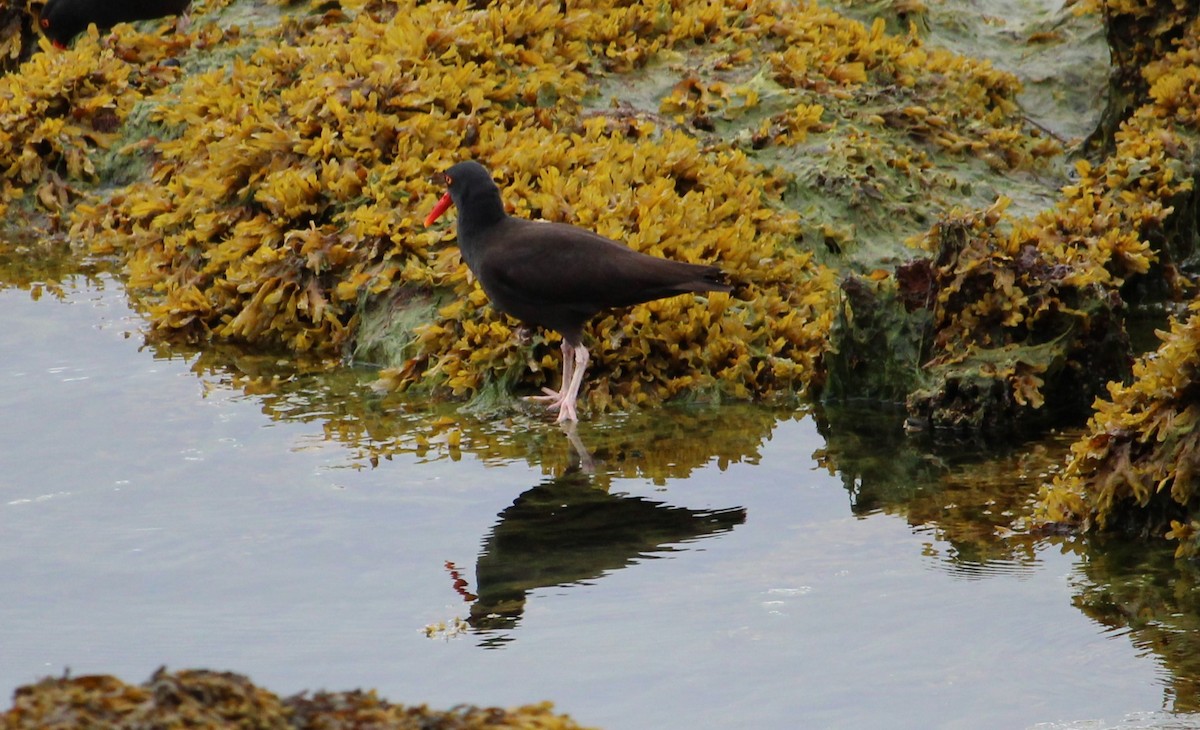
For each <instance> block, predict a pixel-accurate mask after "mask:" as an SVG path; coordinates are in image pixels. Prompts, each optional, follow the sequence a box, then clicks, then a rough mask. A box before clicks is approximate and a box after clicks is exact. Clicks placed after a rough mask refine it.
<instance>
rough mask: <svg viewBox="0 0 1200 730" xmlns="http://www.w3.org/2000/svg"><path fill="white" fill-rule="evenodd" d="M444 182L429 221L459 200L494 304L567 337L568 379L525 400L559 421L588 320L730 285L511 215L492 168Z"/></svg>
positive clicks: (468, 167)
mask: <svg viewBox="0 0 1200 730" xmlns="http://www.w3.org/2000/svg"><path fill="white" fill-rule="evenodd" d="M439 179H440V182H441V183H442V184H444V185H445V186H446V192H445V194H444V195H442V196H441V197H440V198H439V199H438V201H437V203H436V204H435V205H434V207H433V210H432V211H430V213H429V215H428V216H427V217H426V218H425V226H426V227H429V226H432V225H433V223H434V221H436V220H437V219H438V218H439V217H440V216H441V215H442V214H443V213H445V212H446V210H447V209H449V208H450V206H451V205H453V206H454V208H455V209H456V210H457V213H458V220H457V235H458V248H459V252H460V254H461V256H462V259H463V261H464V262H465V263H466V265H467V268H468V269H470V271H471V273H472V274H473V275H474V276H475V279H476V280H477V281H478V282H479V284H480V286H482V287H483V291H484V293H485V294H487V296H488V299H489V300H490V302H491V304H492V306H493V307H495V308H496V309H497V310H499V311H500V312H503V313H504V314H507V315H509V316H511V317H514V318H515V319H517V320H519V321H520V322H521V323H522V325H523V326H528V327H541V328H543V329H548V330H553V331H555V332H557V333H558V334H559V335H560V336H561V337H562V344H561V350H562V358H563V364H562V385H561V386H560V387H559V389H558V390H553V389H551V388H543V389H542V390H543V393H544V394H543V395H538V396H530V397H529V400H532V401H535V402H541V403H544V404H545V406H546V408H547V410H551V411H553V410H557V411H558V418H557V421H558V423H563V422H573V421H578V420H579V418H578V414H577V408H576V400H577V398H578V396H579V389H580V387H581V386H582V384H583V375H584V372H585V370H586V369H587V366H588V362H589V361H590V359H591V358H590V356H589V354H588V350H587V347H586V346H585V345H584V344H583V328H584V325H585V324H586V323H587V321H588V320H590V319H591V318H592V317H594V316H595V315H596V314H598V313H600V312H602V311H604V310H608V309H613V308H618V307H628V306H632V305H635V304H640V303H642V302H648V301H651V300H654V299H663V298H666V297H673V296H676V295H678V294H686V293H690V292H729V291H732V290H733V286H732V285H731V284H730V281H729V277H728V276H727V275H726V274H725V273H724V272H723V271H721V269H720V268H718V267H717V266H712V265H706V264H691V263H686V262H683V261H674V260H671V259H664V258H658V257H656V256H649V255H647V254H643V253H640V252H637V251H634V250H633V249H631V248H629V247H628V246H626V245H624V244H622V243H618V242H617V241H614V240H612V239H609V238H605V237H604V236H601V235H599V234H597V233H594V232H592V231H589V230H587V229H584V228H579V227H578V226H573V225H570V224H568V223H553V222H547V221H534V220H528V219H524V218H518V217H515V216H511V215H509V214H508V213H507V212H506V211H505V209H504V203H503V202H502V200H501V196H500V188H499V187H497V186H496V183H495V181H494V180H492V176H491V173H489V172H488V170H487V168H486V167H484V166H483V165H482V164H480V163H479V162H477V161H475V160H466V161H463V162H459V163H457V164H455V165H453V166H451V167H450V168H449V169H447V170H445V171H444V172H442V173H439V174H437V175H435V176H434V180H435V182H436V181H438V180H439Z"/></svg>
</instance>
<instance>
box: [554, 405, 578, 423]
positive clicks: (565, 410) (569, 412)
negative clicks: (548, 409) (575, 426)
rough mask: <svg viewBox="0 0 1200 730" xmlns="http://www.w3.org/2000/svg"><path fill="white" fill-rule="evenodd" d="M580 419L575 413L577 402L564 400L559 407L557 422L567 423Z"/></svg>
mask: <svg viewBox="0 0 1200 730" xmlns="http://www.w3.org/2000/svg"><path fill="white" fill-rule="evenodd" d="M578 420H579V417H578V416H576V415H575V402H574V401H571V400H564V401H563V402H562V404H561V405H560V406H559V407H558V418H557V419H555V423H567V422H573V421H578Z"/></svg>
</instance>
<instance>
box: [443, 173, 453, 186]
mask: <svg viewBox="0 0 1200 730" xmlns="http://www.w3.org/2000/svg"><path fill="white" fill-rule="evenodd" d="M443 177H445V178H446V184H447V185H453V184H454V181H453V180H451V179H450V176H449V175H444V176H443Z"/></svg>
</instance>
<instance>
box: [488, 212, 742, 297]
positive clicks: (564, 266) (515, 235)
mask: <svg viewBox="0 0 1200 730" xmlns="http://www.w3.org/2000/svg"><path fill="white" fill-rule="evenodd" d="M716 273H717V272H716V269H715V268H713V267H709V266H699V265H696V264H687V263H683V262H679V261H671V260H668V259H661V258H657V257H654V256H647V255H645V254H641V253H638V252H636V251H634V250H632V249H630V248H629V247H627V246H624V245H622V244H620V243H617V242H616V241H612V240H610V239H607V238H605V237H603V236H600V235H598V234H596V233H593V232H591V231H588V230H585V229H582V228H577V227H575V226H570V225H566V224H562V223H540V222H534V221H527V220H521V219H515V218H509V219H507V220H506V221H505V223H504V224H503V226H499V227H498V230H497V231H496V235H495V236H494V237H492V239H491V240H490V241H489V242H488V245H487V247H486V249H485V251H484V254H483V256H482V257H481V271H480V272H479V277H480V279H481V280H482V281H484V282H485V283H486V284H490V285H491V287H492V288H494V289H495V290H496V292H497V294H499V295H500V297H501V298H504V299H508V300H511V301H529V302H545V303H553V304H556V305H561V306H579V307H582V308H592V309H595V310H599V309H603V308H606V307H617V306H625V305H629V304H636V303H638V302H645V301H649V300H651V299H657V298H660V297H664V296H671V295H672V294H679V293H682V292H685V291H703V290H720V289H722V288H723V287H721V286H720V285H719V284H718V283H716V281H715V280H714V281H710V282H707V284H706V283H705V279H706V277H712V276H713V275H714V274H716ZM498 304H499V302H498Z"/></svg>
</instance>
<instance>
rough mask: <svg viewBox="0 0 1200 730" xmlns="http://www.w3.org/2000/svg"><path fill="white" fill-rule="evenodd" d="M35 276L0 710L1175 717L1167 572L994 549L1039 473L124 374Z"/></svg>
mask: <svg viewBox="0 0 1200 730" xmlns="http://www.w3.org/2000/svg"><path fill="white" fill-rule="evenodd" d="M38 275H42V276H50V274H46V273H45V272H40V273H39V272H34V274H30V275H27V276H25V277H23V278H22V277H20V276H16V277H12V278H14V279H15V281H8V282H5V285H6V286H8V287H9V288H6V289H3V290H0V312H2V314H0V322H2V323H3V326H2V327H0V408H2V409H3V414H4V419H3V422H2V423H3V426H2V428H3V436H4V437H3V439H2V441H0V464H2V465H3V468H2V469H0V596H2V597H3V598H2V600H0V689H2V690H3V691H4V692H5V693H6V694H7V693H10V692H11V690H12V689H13V688H15V687H16V686H18V685H20V684H23V683H27V682H30V681H33V680H35V679H37V678H39V677H41V676H44V675H47V674H60V673H62V672H63V671H64V669H65V668H70V671H71V672H72V673H73V674H84V673H110V674H115V675H117V676H120V677H121V678H122V679H124V680H126V681H129V682H134V683H136V682H141V681H143V680H145V679H146V678H147V677H148V676H149V675H150V674H151V672H153V671H154V669H155V668H157V667H158V666H160V665H163V664H166V665H168V666H169V667H170V668H173V669H181V668H196V667H205V668H212V669H219V670H231V671H236V672H239V673H244V674H247V675H248V676H250V677H251V678H252V679H253V680H254V681H255V682H256V683H258V684H260V685H261V686H264V687H266V688H268V689H270V690H272V691H274V692H276V693H278V694H281V695H283V694H290V693H294V692H298V691H301V690H305V689H310V690H315V689H320V688H325V689H335V690H337V689H350V688H356V687H364V688H365V687H373V688H376V689H378V690H379V692H380V693H381V694H382V695H383V696H384V697H386V698H388V699H389V700H391V701H394V702H401V703H430V704H431V705H433V706H435V707H449V706H451V705H453V704H456V703H462V702H466V703H473V704H497V705H504V706H512V705H516V704H521V703H526V702H534V701H540V700H543V699H550V700H553V701H554V702H555V703H556V706H557V708H558V709H559V710H560V711H563V712H567V713H569V714H571V715H572V716H573V717H574V718H575V719H577V720H578V721H579V722H581V723H583V724H586V725H592V726H598V727H603V728H609V729H610V730H611V729H616V728H733V727H757V728H794V727H839V728H858V727H861V728H873V727H889V728H897V727H913V728H987V727H994V728H1021V727H1046V728H1059V727H1068V728H1107V727H1190V726H1196V725H1200V717H1198V716H1194V715H1188V714H1186V712H1188V711H1194V710H1196V709H1197V701H1196V696H1195V688H1196V686H1197V684H1196V678H1197V677H1200V670H1197V669H1196V666H1195V660H1194V659H1192V658H1191V657H1193V656H1195V655H1196V652H1194V651H1192V649H1194V648H1195V647H1194V645H1193V644H1192V642H1194V640H1195V633H1196V629H1195V627H1196V626H1197V625H1200V621H1198V620H1197V612H1196V607H1197V601H1196V600H1195V596H1196V595H1197V594H1196V590H1195V585H1196V582H1195V580H1194V576H1192V574H1191V573H1190V572H1188V570H1186V569H1184V568H1181V567H1179V566H1177V565H1176V564H1175V562H1174V561H1173V560H1171V559H1170V558H1169V555H1168V556H1166V557H1164V556H1163V555H1162V554H1161V552H1157V553H1155V554H1154V555H1153V556H1151V557H1150V558H1147V557H1146V555H1145V552H1144V551H1137V552H1130V551H1128V550H1125V551H1122V550H1121V549H1120V548H1118V547H1110V548H1107V549H1106V550H1102V549H1101V548H1097V547H1095V546H1083V545H1080V544H1077V541H1066V540H1065V539H1062V538H1060V539H1057V540H1054V541H1041V542H1037V541H1033V540H1031V539H1021V538H1020V537H1012V536H1009V535H1008V534H1007V533H1006V530H1005V528H1004V524H1005V523H1007V522H1011V520H1012V518H1013V515H1014V514H1018V513H1020V512H1021V511H1022V510H1025V509H1027V503H1028V499H1029V495H1030V494H1031V489H1032V487H1030V484H1033V483H1035V480H1036V474H1033V473H1026V472H1031V471H1036V470H1037V469H1040V468H1042V466H1043V465H1042V464H1041V463H1040V462H1038V460H1037V458H1036V457H1037V453H1038V450H1039V449H1042V448H1043V447H1042V446H1036V447H1029V448H1028V449H1023V450H1021V452H1020V453H1014V454H1008V455H999V456H996V455H993V456H992V457H988V458H982V457H972V458H971V459H964V460H955V459H948V458H947V457H946V456H945V455H944V454H943V455H941V456H936V455H931V454H924V453H921V452H920V451H918V450H915V449H914V448H913V445H912V444H910V443H909V442H908V441H907V440H905V439H904V438H903V437H902V436H899V435H897V434H895V433H894V429H893V430H891V431H887V430H885V431H883V432H868V433H866V435H863V432H862V431H861V429H857V428H856V426H859V425H861V424H860V422H861V421H862V420H863V419H862V418H860V417H859V416H854V415H850V416H846V415H843V416H841V417H838V416H835V415H831V414H823V415H822V416H821V417H820V418H818V417H816V416H813V415H810V414H806V413H802V412H794V411H790V410H789V411H770V410H767V409H763V408H750V407H745V406H737V407H723V408H687V409H684V408H670V409H665V410H664V411H662V412H657V413H649V414H631V415H615V416H611V417H604V418H598V419H594V420H590V421H587V422H585V423H583V424H581V425H580V427H579V429H578V432H577V434H568V433H566V432H564V431H563V430H561V429H559V428H557V427H556V426H554V425H553V424H552V423H549V422H548V421H547V420H544V419H540V418H532V417H527V416H514V417H510V418H506V419H496V420H488V419H482V418H478V417H475V416H472V415H470V414H462V413H459V412H457V411H456V409H454V408H453V407H450V408H445V407H441V408H438V409H436V410H435V409H433V408H425V407H423V406H421V405H420V404H413V403H405V402H403V401H400V400H392V399H390V398H381V397H380V396H376V395H374V394H372V392H371V390H370V388H369V387H368V384H369V383H370V381H371V380H372V378H373V375H372V373H370V372H367V371H348V370H341V371H338V372H322V371H321V370H320V369H319V368H316V369H310V368H305V367H303V366H296V365H294V364H292V363H287V362H281V361H278V360H276V359H275V358H270V357H263V356H252V355H246V354H244V353H235V352H206V353H204V354H202V355H201V354H197V353H180V352H175V351H170V350H167V349H163V348H158V349H155V348H152V347H148V346H146V345H144V338H143V335H142V332H143V330H144V328H145V324H144V322H143V321H142V320H141V319H140V318H139V317H138V316H136V315H135V314H133V313H131V311H130V310H129V309H128V307H127V305H126V301H125V297H124V293H123V291H122V290H121V288H120V286H119V284H118V283H117V282H115V281H114V280H113V279H110V278H108V277H105V276H103V275H96V276H93V277H91V278H83V277H79V276H70V275H64V276H63V277H62V278H63V291H62V295H61V298H58V297H55V296H53V295H52V293H45V294H43V295H42V296H41V297H40V298H35V297H34V296H32V295H31V291H30V288H29V287H30V285H31V281H36V280H37V276H38ZM11 276H12V275H10V277H11ZM14 284H17V286H13V285H14ZM34 290H35V291H36V287H35V288H34ZM573 440H574V441H573ZM1030 454H1033V456H1030ZM956 461H965V462H966V464H967V465H965V466H964V465H963V464H962V463H956ZM981 492H982V493H984V494H986V495H990V496H986V497H980V496H979V495H980V493H981ZM1098 550H1101V551H1100V552H1098ZM457 577H461V578H462V579H465V585H463V584H457V585H456V583H455V580H456V578H457ZM1145 606H1152V607H1154V608H1156V609H1158V610H1161V611H1162V613H1161V614H1159V613H1155V612H1153V611H1151V612H1150V613H1146V610H1145ZM1168 639H1170V640H1168ZM1172 640H1173V643H1172Z"/></svg>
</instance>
